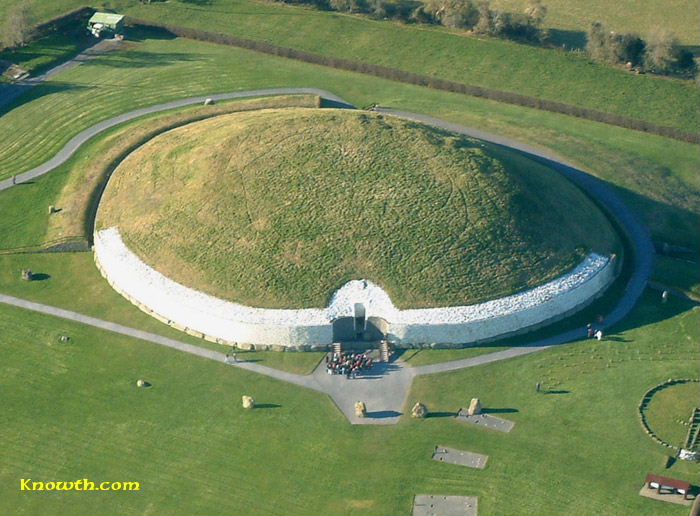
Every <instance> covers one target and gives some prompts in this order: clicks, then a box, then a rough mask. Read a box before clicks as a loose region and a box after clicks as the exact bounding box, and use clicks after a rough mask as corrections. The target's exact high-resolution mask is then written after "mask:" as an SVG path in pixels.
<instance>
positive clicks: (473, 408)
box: [467, 398, 481, 416]
mask: <svg viewBox="0 0 700 516" xmlns="http://www.w3.org/2000/svg"><path fill="white" fill-rule="evenodd" d="M477 414H481V402H480V401H479V398H472V401H471V403H469V408H468V409H467V415H469V416H476V415H477Z"/></svg>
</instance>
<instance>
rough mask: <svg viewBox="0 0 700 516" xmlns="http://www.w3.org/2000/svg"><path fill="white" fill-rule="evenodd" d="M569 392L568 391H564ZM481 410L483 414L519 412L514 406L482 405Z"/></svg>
mask: <svg viewBox="0 0 700 516" xmlns="http://www.w3.org/2000/svg"><path fill="white" fill-rule="evenodd" d="M566 392H569V391H566ZM481 412H482V413H484V414H513V413H515V412H520V411H519V410H518V409H514V408H489V407H482V409H481Z"/></svg>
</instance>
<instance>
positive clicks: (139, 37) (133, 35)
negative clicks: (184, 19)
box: [126, 25, 177, 43]
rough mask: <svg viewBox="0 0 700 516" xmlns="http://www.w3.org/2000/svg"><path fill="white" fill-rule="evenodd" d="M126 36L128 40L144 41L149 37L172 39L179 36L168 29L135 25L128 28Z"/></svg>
mask: <svg viewBox="0 0 700 516" xmlns="http://www.w3.org/2000/svg"><path fill="white" fill-rule="evenodd" d="M126 38H127V40H128V41H134V42H136V43H142V42H144V41H146V40H148V39H155V40H171V39H175V38H177V36H176V35H175V34H173V33H172V32H170V31H169V30H166V29H161V28H158V27H144V26H141V25H133V26H131V27H129V28H128V29H127V32H126Z"/></svg>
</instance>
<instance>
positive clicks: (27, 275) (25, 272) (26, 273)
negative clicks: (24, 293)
mask: <svg viewBox="0 0 700 516" xmlns="http://www.w3.org/2000/svg"><path fill="white" fill-rule="evenodd" d="M32 278H33V276H32V270H31V269H22V279H23V280H27V281H32Z"/></svg>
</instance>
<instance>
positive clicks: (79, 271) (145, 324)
mask: <svg viewBox="0 0 700 516" xmlns="http://www.w3.org/2000/svg"><path fill="white" fill-rule="evenodd" d="M92 260H93V258H92V253H47V254H18V255H4V256H0V292H2V293H4V294H8V295H11V296H16V297H20V298H23V299H29V300H31V301H36V302H38V303H43V304H47V305H52V306H60V307H61V308H64V309H66V310H72V311H76V312H80V313H83V314H87V315H91V316H93V317H97V318H100V319H104V320H107V321H112V322H116V323H119V324H123V325H125V326H130V327H133V328H138V329H140V330H144V331H148V332H151V333H156V334H158V335H163V336H165V337H170V338H171V339H175V340H180V341H184V342H189V343H190V344H194V345H196V346H202V347H208V348H210V349H214V350H216V351H226V348H225V347H223V346H221V345H219V344H214V343H211V342H207V341H205V340H202V339H198V338H195V337H190V336H189V335H187V334H185V333H183V332H180V331H178V330H175V329H173V328H170V327H169V326H167V325H165V324H163V323H161V322H160V321H158V320H156V319H154V318H153V317H151V316H150V315H147V314H145V313H144V312H142V311H141V310H139V309H138V308H136V307H135V306H134V305H132V304H131V303H129V302H128V301H127V300H126V299H124V298H123V297H122V296H120V295H119V294H117V292H116V291H115V290H114V289H112V287H110V286H109V284H108V283H107V282H106V281H105V280H104V279H103V278H102V276H100V273H99V272H98V271H97V268H96V267H95V266H94V264H93V262H92ZM24 268H29V269H31V270H32V271H33V272H34V273H36V274H39V275H40V277H41V278H43V279H41V280H40V281H31V282H27V281H24V280H22V279H21V278H20V271H21V270H22V269H24ZM240 354H241V358H245V359H246V360H254V361H256V362H259V363H261V364H262V365H267V366H270V367H276V368H278V369H283V370H285V371H290V372H293V373H299V374H307V373H310V372H311V371H312V370H313V368H314V367H315V366H316V364H317V363H318V361H319V360H320V359H321V355H322V354H321V353H274V352H240Z"/></svg>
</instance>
